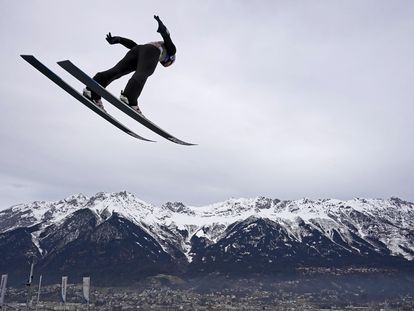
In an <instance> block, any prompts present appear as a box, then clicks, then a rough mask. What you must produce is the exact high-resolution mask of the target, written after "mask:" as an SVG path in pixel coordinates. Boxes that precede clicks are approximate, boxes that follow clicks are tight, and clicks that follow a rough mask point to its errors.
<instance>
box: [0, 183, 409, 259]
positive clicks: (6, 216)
mask: <svg viewBox="0 0 414 311" xmlns="http://www.w3.org/2000/svg"><path fill="white" fill-rule="evenodd" d="M85 208H87V209H89V210H91V211H93V213H95V214H96V215H97V217H98V218H99V219H100V221H102V222H103V221H105V220H106V219H108V218H109V217H110V216H111V215H112V214H113V213H117V214H119V215H120V216H122V217H124V218H126V219H128V220H130V221H131V222H133V223H135V224H137V225H139V226H140V227H141V228H143V230H145V231H146V232H147V233H148V234H150V235H151V236H152V237H154V239H156V240H157V241H158V242H159V243H160V245H161V246H162V247H163V248H164V250H166V251H167V252H168V251H169V249H171V247H176V248H178V249H179V250H180V251H181V252H182V253H183V254H185V255H186V256H187V258H188V260H189V261H191V260H192V257H191V255H190V250H191V239H192V238H193V237H197V238H205V239H207V240H209V241H210V242H211V243H216V242H218V241H219V240H220V239H221V238H222V237H223V236H224V235H225V233H226V229H227V228H228V227H229V225H231V224H234V223H235V222H241V221H244V220H246V219H248V218H249V217H251V216H254V217H256V218H266V219H270V220H271V221H273V222H275V223H277V224H279V225H281V226H282V227H283V228H284V229H285V230H286V231H287V232H288V233H289V236H290V237H292V239H295V240H296V241H299V242H300V241H301V240H302V239H303V238H304V235H306V234H307V233H306V232H308V231H306V232H305V231H304V230H303V225H302V224H303V223H306V224H307V225H309V226H310V227H311V228H313V229H315V230H317V231H318V232H320V233H321V234H322V235H324V236H325V237H327V238H328V239H330V240H332V241H334V239H335V235H338V234H339V235H340V237H341V239H342V240H344V241H346V242H347V243H349V248H355V247H357V246H355V236H358V237H359V238H360V239H362V240H364V241H366V242H367V243H368V244H372V247H373V248H374V249H375V248H376V247H377V245H376V244H375V243H374V242H372V241H373V240H379V241H381V242H382V243H384V244H385V246H386V247H387V248H388V249H389V250H390V251H391V253H392V254H393V255H398V256H403V257H404V258H406V259H408V260H413V259H414V233H413V228H414V204H413V203H410V202H405V201H402V200H400V199H398V198H391V199H359V198H356V199H352V200H349V201H341V200H335V199H323V200H309V199H300V200H293V201H280V200H277V199H269V198H263V197H258V198H251V199H244V198H240V199H230V200H227V201H224V202H220V203H215V204H211V205H207V206H186V205H184V204H183V203H178V202H175V203H171V202H168V203H166V204H164V205H162V206H154V205H151V204H148V203H146V202H144V201H142V200H140V199H138V198H137V197H136V196H134V195H133V194H131V193H129V192H125V191H124V192H119V193H103V192H101V193H97V194H96V195H94V196H92V197H90V198H88V197H86V196H84V195H82V194H79V195H73V196H70V197H68V198H66V199H64V200H60V201H56V202H33V203H30V204H20V205H15V206H12V207H11V208H9V209H7V210H4V211H2V212H0V233H1V232H5V231H8V230H12V229H14V228H18V227H28V226H32V225H35V224H41V227H40V228H45V227H46V226H49V225H51V224H57V223H60V222H62V221H63V220H64V219H65V218H67V217H68V216H70V215H71V214H72V213H73V212H75V211H77V210H80V209H85ZM40 230H42V229H40ZM38 236H39V234H38V233H37V234H36V233H34V234H33V239H34V243H37V241H36V238H37V237H38ZM352 245H353V246H352Z"/></svg>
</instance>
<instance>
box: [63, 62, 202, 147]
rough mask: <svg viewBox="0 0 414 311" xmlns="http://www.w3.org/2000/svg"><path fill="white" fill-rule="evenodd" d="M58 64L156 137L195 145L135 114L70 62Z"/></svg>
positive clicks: (181, 143)
mask: <svg viewBox="0 0 414 311" xmlns="http://www.w3.org/2000/svg"><path fill="white" fill-rule="evenodd" d="M58 64H59V65H60V66H61V67H62V68H63V69H65V70H66V71H67V72H69V73H70V74H71V75H73V76H74V77H75V78H76V79H78V80H79V81H81V82H82V83H83V84H85V85H86V86H88V87H89V88H90V89H91V90H92V91H94V92H95V93H97V94H99V95H100V96H102V97H103V98H104V99H106V100H107V101H108V102H110V103H111V104H112V105H114V106H115V107H116V108H118V109H119V110H121V111H122V112H124V113H126V114H127V115H128V116H130V117H131V118H133V119H134V120H136V121H138V122H139V123H141V124H142V125H144V126H145V127H147V128H148V129H150V130H152V131H153V132H155V133H157V134H158V135H160V136H162V137H164V138H165V139H168V140H169V141H172V142H174V143H176V144H180V145H186V146H192V145H195V144H191V143H187V142H185V141H182V140H180V139H178V138H176V137H174V136H172V135H171V134H169V133H167V132H166V131H164V130H163V129H161V128H160V127H158V126H157V125H155V124H154V123H153V122H151V121H150V120H148V119H147V118H146V117H144V116H143V115H141V114H139V113H137V112H135V111H134V110H133V109H132V108H131V107H129V106H128V105H126V104H124V103H123V102H122V101H121V100H119V99H118V98H116V97H115V96H114V95H112V94H111V93H109V92H108V91H107V90H106V89H105V88H103V87H102V86H101V85H99V84H98V83H97V82H96V81H95V80H93V79H92V78H91V77H89V76H88V75H87V74H86V73H84V72H83V71H82V70H81V69H79V68H78V67H76V66H75V65H74V64H73V63H72V62H71V61H69V60H64V61H60V62H58Z"/></svg>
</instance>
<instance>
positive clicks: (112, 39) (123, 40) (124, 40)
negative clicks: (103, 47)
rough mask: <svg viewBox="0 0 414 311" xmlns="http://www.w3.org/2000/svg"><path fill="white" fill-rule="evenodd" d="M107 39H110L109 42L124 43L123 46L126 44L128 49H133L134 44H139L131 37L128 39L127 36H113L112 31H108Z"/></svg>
mask: <svg viewBox="0 0 414 311" xmlns="http://www.w3.org/2000/svg"><path fill="white" fill-rule="evenodd" d="M106 41H108V43H109V44H111V45H112V44H117V43H119V44H122V45H123V46H125V47H126V48H127V49H132V48H133V47H134V46H136V45H137V44H136V43H135V42H134V41H132V40H131V39H127V38H122V37H118V36H115V37H112V35H111V33H108V34H107V35H106Z"/></svg>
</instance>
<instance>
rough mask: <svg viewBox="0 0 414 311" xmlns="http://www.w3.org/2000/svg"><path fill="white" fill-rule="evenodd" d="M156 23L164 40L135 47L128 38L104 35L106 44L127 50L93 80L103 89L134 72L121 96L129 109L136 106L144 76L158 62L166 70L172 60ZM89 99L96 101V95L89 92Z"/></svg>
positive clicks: (164, 34)
mask: <svg viewBox="0 0 414 311" xmlns="http://www.w3.org/2000/svg"><path fill="white" fill-rule="evenodd" d="M157 20H158V19H157ZM159 23H161V25H162V26H163V27H161V26H160V27H159V28H158V32H160V33H161V36H162V37H163V39H164V41H157V42H151V43H147V44H143V45H139V44H136V43H135V42H134V41H132V40H130V39H126V38H122V37H112V36H111V34H110V33H109V34H108V35H107V41H108V42H109V43H110V44H117V43H119V44H122V45H123V46H125V47H126V48H128V49H129V51H128V52H127V53H126V55H125V56H124V57H123V58H122V59H121V60H120V61H119V62H118V63H117V64H116V65H115V66H114V67H112V68H111V69H108V70H106V71H102V72H98V73H97V74H96V75H95V76H94V77H93V79H94V80H95V81H96V82H98V83H99V84H100V85H101V86H103V87H104V88H105V87H107V86H108V85H109V84H110V83H111V82H112V81H114V80H116V79H118V78H120V77H122V76H124V75H126V74H129V73H131V72H134V71H135V72H134V74H133V75H132V77H131V78H130V79H129V81H128V83H127V85H126V86H125V89H124V91H123V96H125V97H126V98H127V99H128V104H129V105H130V106H136V105H138V97H139V96H140V94H141V92H142V89H143V87H144V85H145V82H146V81H147V79H148V77H149V76H151V75H152V74H153V73H154V70H155V68H156V67H157V64H158V62H160V63H161V64H162V65H163V66H165V67H168V66H170V65H171V64H172V63H173V62H174V61H175V53H176V47H175V45H174V43H173V42H172V40H171V37H170V33H169V32H168V30H167V28H166V27H165V26H164V24H162V22H161V21H159ZM160 30H161V31H160ZM92 99H94V100H98V99H100V96H99V95H98V94H95V93H93V92H92Z"/></svg>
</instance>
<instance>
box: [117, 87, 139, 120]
mask: <svg viewBox="0 0 414 311" xmlns="http://www.w3.org/2000/svg"><path fill="white" fill-rule="evenodd" d="M119 99H120V100H121V101H122V102H123V103H124V104H127V105H128V106H129V107H131V108H132V109H133V110H134V111H135V112H137V113H139V114H140V115H143V114H142V111H141V109H139V107H138V105H136V106H131V105H129V100H128V98H127V97H126V96H125V95H124V92H123V91H121V96H120V97H119Z"/></svg>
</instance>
